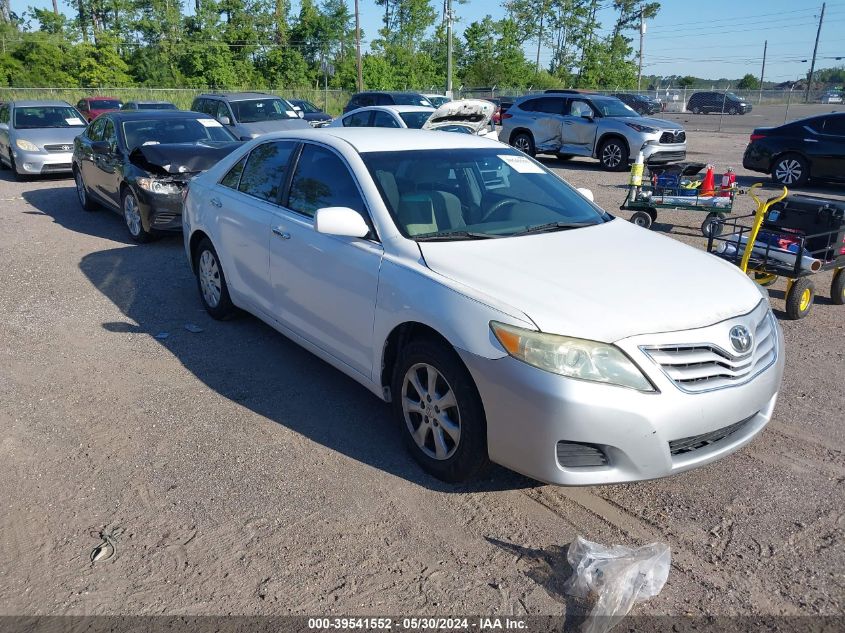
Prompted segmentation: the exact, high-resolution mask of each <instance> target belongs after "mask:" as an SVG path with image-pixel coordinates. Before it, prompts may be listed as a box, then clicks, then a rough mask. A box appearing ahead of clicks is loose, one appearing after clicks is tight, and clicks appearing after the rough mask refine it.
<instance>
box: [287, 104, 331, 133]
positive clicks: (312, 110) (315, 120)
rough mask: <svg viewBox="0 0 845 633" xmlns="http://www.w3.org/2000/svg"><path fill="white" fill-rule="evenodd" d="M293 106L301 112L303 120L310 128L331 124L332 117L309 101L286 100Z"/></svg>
mask: <svg viewBox="0 0 845 633" xmlns="http://www.w3.org/2000/svg"><path fill="white" fill-rule="evenodd" d="M288 101H290V102H291V103H292V104H293V105H295V106H296V107H297V108H299V109H300V110H302V114H303V117H302V118H303V119H305V120H306V121H308V122H309V123H310V124H311V127H323V126H326V125H328V124H329V123H331V122H332V117H331V116H330V115H328V114H326V113H325V112H323V111H322V110H321V109H320V108H318V107H317V106H315V105H314V104H313V103H311V102H310V101H306V100H305V99H288Z"/></svg>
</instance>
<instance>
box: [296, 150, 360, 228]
mask: <svg viewBox="0 0 845 633" xmlns="http://www.w3.org/2000/svg"><path fill="white" fill-rule="evenodd" d="M287 206H288V208H289V209H291V210H293V211H296V212H297V213H301V214H302V215H304V216H307V217H309V218H313V217H314V214H315V213H316V212H317V209H322V208H324V207H349V208H351V209H355V210H356V211H357V212H358V213H360V214H361V215H362V216H363V217H364V218H365V219H366V218H367V212H366V208H365V206H364V201H363V199H362V198H361V194H360V192H359V191H358V187H357V186H356V185H355V180H354V179H353V178H352V174H351V173H349V168H348V167H347V166H346V165H345V164H344V163H343V161H342V160H341V159H340V158H339V157H338V156H337V154H335V153H334V152H332V151H330V150H328V149H325V148H323V147H319V146H317V145H311V144H310V143H307V144H305V145H304V146H303V148H302V153H301V154H300V157H299V162H298V163H297V166H296V171H295V172H294V174H293V180H291V185H290V196H289V199H288V204H287Z"/></svg>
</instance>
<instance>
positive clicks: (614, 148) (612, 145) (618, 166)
mask: <svg viewBox="0 0 845 633" xmlns="http://www.w3.org/2000/svg"><path fill="white" fill-rule="evenodd" d="M599 162H600V163H601V166H602V169H604V170H605V171H623V170H625V169H627V168H628V146H627V145H626V144H625V142H624V141H622V140H620V139H618V138H609V139H607V140H606V141H605V142H604V143H602V144H601V148H599Z"/></svg>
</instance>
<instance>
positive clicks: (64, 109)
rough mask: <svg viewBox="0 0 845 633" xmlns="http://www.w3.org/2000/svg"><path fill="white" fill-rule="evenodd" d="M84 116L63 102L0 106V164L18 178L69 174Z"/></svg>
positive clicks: (35, 102)
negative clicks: (74, 144)
mask: <svg viewBox="0 0 845 633" xmlns="http://www.w3.org/2000/svg"><path fill="white" fill-rule="evenodd" d="M85 126H86V123H85V117H83V116H82V115H81V114H80V113H79V111H78V110H77V109H76V108H74V107H73V106H72V105H70V104H69V103H66V102H64V101H12V102H10V103H5V104H3V105H2V106H0V165H2V166H3V167H9V168H11V170H12V171H13V172H14V174H15V177H25V176H37V175H40V174H55V173H63V172H66V173H68V174H69V173H70V171H71V157H72V156H73V139H75V138H76V137H77V136H79V134H81V133H82V131H83V130H84V129H85Z"/></svg>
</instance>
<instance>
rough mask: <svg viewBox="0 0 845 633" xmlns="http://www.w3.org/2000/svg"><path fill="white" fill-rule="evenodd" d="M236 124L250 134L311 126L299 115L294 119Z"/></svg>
mask: <svg viewBox="0 0 845 633" xmlns="http://www.w3.org/2000/svg"><path fill="white" fill-rule="evenodd" d="M238 125H239V127H241V128H243V129H244V130H246V131H247V132H249V133H250V134H270V133H271V132H281V131H282V130H302V129H310V128H311V126H310V125H309V123H308V121H306V120H305V119H301V118H299V117H296V118H295V119H279V120H277V121H257V122H255V123H239V124H238Z"/></svg>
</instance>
